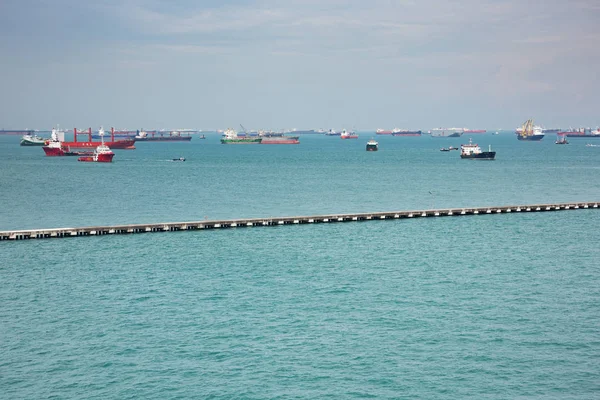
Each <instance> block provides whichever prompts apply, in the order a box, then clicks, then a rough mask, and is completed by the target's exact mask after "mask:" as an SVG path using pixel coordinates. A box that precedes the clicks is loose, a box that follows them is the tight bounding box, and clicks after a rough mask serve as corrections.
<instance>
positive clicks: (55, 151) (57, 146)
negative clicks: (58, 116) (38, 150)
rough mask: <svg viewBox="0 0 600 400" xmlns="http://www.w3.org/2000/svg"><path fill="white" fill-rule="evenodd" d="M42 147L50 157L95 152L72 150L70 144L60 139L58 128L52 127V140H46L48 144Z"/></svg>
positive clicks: (85, 154)
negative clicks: (67, 144)
mask: <svg viewBox="0 0 600 400" xmlns="http://www.w3.org/2000/svg"><path fill="white" fill-rule="evenodd" d="M42 149H43V150H44V153H46V156H48V157H64V156H88V155H92V154H93V152H90V151H72V150H71V148H70V147H69V146H65V145H64V142H61V141H60V138H59V136H58V131H57V130H56V129H52V137H51V140H48V141H46V144H45V145H44V146H43V147H42Z"/></svg>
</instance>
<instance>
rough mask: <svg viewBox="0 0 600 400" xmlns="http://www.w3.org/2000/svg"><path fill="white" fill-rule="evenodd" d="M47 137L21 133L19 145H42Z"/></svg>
mask: <svg viewBox="0 0 600 400" xmlns="http://www.w3.org/2000/svg"><path fill="white" fill-rule="evenodd" d="M47 141H48V139H46V138H43V137H39V136H38V135H23V137H22V138H21V146H44V145H45V144H46V142H47Z"/></svg>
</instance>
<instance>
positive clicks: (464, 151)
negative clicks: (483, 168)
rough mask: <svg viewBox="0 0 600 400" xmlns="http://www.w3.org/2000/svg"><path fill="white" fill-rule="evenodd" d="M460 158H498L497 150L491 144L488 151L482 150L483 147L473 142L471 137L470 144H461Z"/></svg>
mask: <svg viewBox="0 0 600 400" xmlns="http://www.w3.org/2000/svg"><path fill="white" fill-rule="evenodd" d="M460 158H465V159H468V160H493V159H495V158H496V152H495V151H492V146H489V150H488V151H481V147H479V146H478V145H477V144H475V143H473V142H472V141H471V139H470V138H469V143H468V144H461V145H460Z"/></svg>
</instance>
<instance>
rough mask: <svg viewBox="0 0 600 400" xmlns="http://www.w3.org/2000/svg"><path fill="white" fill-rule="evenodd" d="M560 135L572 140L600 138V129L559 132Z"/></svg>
mask: <svg viewBox="0 0 600 400" xmlns="http://www.w3.org/2000/svg"><path fill="white" fill-rule="evenodd" d="M558 134H559V135H564V136H567V137H571V138H600V129H599V128H596V130H592V129H591V128H578V129H569V130H567V131H563V132H558Z"/></svg>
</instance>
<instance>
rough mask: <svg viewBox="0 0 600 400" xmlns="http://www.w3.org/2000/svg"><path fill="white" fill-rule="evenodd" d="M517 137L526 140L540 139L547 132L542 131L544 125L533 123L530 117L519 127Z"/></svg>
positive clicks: (535, 140)
mask: <svg viewBox="0 0 600 400" xmlns="http://www.w3.org/2000/svg"><path fill="white" fill-rule="evenodd" d="M516 134H517V139H519V140H526V141H534V142H537V141H540V140H542V139H543V138H544V136H545V134H544V132H542V127H541V126H537V125H534V124H533V120H532V119H528V120H527V121H525V122H524V123H523V126H521V127H520V128H517V131H516Z"/></svg>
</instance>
